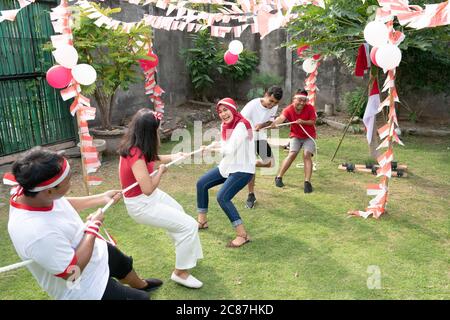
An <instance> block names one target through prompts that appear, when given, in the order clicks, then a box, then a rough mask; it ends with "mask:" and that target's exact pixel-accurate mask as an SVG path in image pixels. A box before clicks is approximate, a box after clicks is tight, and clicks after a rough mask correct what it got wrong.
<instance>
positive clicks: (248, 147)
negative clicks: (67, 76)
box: [197, 98, 256, 248]
mask: <svg viewBox="0 0 450 320" xmlns="http://www.w3.org/2000/svg"><path fill="white" fill-rule="evenodd" d="M216 111H217V113H218V115H219V118H220V119H221V120H222V125H221V141H220V143H217V144H216V145H215V147H216V148H215V149H212V150H215V151H219V152H220V153H221V154H222V156H223V158H222V160H221V161H220V163H219V165H218V166H217V167H216V168H214V169H211V170H210V171H208V172H207V173H205V174H204V175H203V176H202V177H201V178H200V179H199V180H198V182H197V210H198V224H199V226H198V227H199V229H207V228H208V222H207V212H208V202H209V195H208V190H209V189H210V188H212V187H214V186H217V185H220V184H223V185H222V187H221V189H220V190H219V192H218V194H217V202H218V203H219V205H220V207H221V208H222V210H223V211H224V212H225V214H226V215H227V216H228V219H230V222H231V225H232V226H233V227H234V228H235V230H236V237H235V238H234V239H233V240H231V241H230V242H228V244H227V247H230V248H238V247H241V246H243V245H244V244H246V243H248V242H250V237H249V235H248V234H247V232H246V230H245V228H244V224H243V221H242V219H241V217H240V216H239V212H238V211H237V209H236V207H235V206H234V204H233V203H232V202H231V200H232V199H233V197H234V196H235V195H236V194H237V193H238V192H239V191H240V190H242V189H243V188H244V187H245V186H246V185H247V184H248V183H249V181H250V180H251V179H252V178H253V175H254V174H255V163H256V158H255V143H254V140H253V133H252V127H251V125H250V123H249V121H248V120H246V119H245V118H244V117H243V116H242V115H241V114H240V113H239V112H238V111H237V105H236V103H235V102H234V100H233V99H231V98H224V99H222V100H220V101H219V102H218V103H217V106H216Z"/></svg>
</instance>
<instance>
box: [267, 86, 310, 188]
mask: <svg viewBox="0 0 450 320" xmlns="http://www.w3.org/2000/svg"><path fill="white" fill-rule="evenodd" d="M307 101H308V93H307V92H306V90H300V89H299V90H297V93H296V94H295V95H294V98H293V100H292V104H290V105H289V106H287V107H286V108H284V110H283V112H282V113H281V115H280V116H279V117H278V118H277V119H275V121H274V122H273V124H272V126H271V127H272V128H275V127H276V126H277V125H279V124H282V123H283V122H285V121H286V120H287V121H288V122H294V121H295V122H296V123H293V124H291V132H290V134H289V137H290V138H291V140H290V147H289V155H288V156H287V157H286V159H284V161H283V163H282V164H281V168H280V171H279V173H278V175H277V176H276V177H275V185H276V186H277V187H280V188H282V187H284V183H283V180H282V179H283V175H284V174H285V173H286V171H287V170H288V169H289V167H290V166H291V164H292V162H294V160H295V158H296V157H297V155H298V153H299V151H300V149H301V148H302V147H303V148H304V152H303V163H304V170H305V182H304V192H305V193H311V192H312V191H313V188H312V185H311V175H312V170H313V162H312V157H313V155H314V153H315V152H316V147H315V144H314V141H313V139H316V127H315V126H314V125H315V123H316V118H317V115H316V109H315V108H314V107H313V106H312V105H310V104H308V103H307Z"/></svg>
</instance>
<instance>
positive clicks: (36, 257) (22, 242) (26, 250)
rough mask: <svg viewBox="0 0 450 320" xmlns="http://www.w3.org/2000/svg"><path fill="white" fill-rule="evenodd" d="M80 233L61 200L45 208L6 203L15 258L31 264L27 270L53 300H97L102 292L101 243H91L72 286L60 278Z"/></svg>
mask: <svg viewBox="0 0 450 320" xmlns="http://www.w3.org/2000/svg"><path fill="white" fill-rule="evenodd" d="M84 229H85V225H84V223H83V221H82V220H81V218H80V216H79V214H78V212H77V211H76V210H75V209H74V208H73V207H72V205H71V204H70V203H69V201H68V200H67V199H66V198H64V197H63V198H61V199H58V200H55V201H54V202H53V206H52V207H48V208H33V207H29V206H26V205H23V204H20V203H17V202H15V201H14V199H11V201H10V209H9V221H8V232H9V235H10V237H11V240H12V242H13V245H14V247H15V249H16V251H17V254H18V255H19V257H20V258H21V259H22V260H29V259H31V260H33V261H34V262H33V263H31V264H29V265H28V266H27V268H28V269H29V270H30V272H31V273H32V274H33V276H34V277H35V278H36V280H37V281H38V283H39V285H40V286H41V287H42V289H43V290H45V291H46V292H47V293H48V294H49V295H50V296H51V297H52V298H54V299H58V300H99V299H101V298H102V296H103V294H104V292H105V289H106V285H107V282H108V278H109V267H108V247H107V244H106V242H105V241H103V240H101V239H96V240H95V245H94V251H93V253H92V257H91V259H90V261H89V263H88V264H87V266H86V268H85V269H84V270H83V272H82V273H81V278H80V279H78V280H77V281H76V283H73V282H70V281H66V280H64V279H63V278H61V274H62V273H64V272H65V271H67V270H66V269H67V268H68V266H69V265H71V264H73V259H74V256H75V249H76V248H77V246H78V244H79V243H80V241H81V239H82V238H83V235H84ZM69 273H70V272H69ZM58 275H60V276H58ZM70 275H71V276H70V277H69V279H70V278H73V275H74V274H73V273H70Z"/></svg>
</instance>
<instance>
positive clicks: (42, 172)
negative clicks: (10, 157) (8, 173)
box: [12, 147, 64, 197]
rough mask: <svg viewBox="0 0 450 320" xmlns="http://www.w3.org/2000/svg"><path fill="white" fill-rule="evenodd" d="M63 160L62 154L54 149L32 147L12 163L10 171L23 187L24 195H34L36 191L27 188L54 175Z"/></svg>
mask: <svg viewBox="0 0 450 320" xmlns="http://www.w3.org/2000/svg"><path fill="white" fill-rule="evenodd" d="M63 160H64V158H63V156H62V155H60V154H58V153H56V152H55V151H52V150H49V149H44V148H42V147H34V148H32V149H30V150H28V151H27V152H26V153H24V154H23V155H22V156H21V157H20V158H19V159H17V160H16V161H15V162H14V163H13V165H12V173H13V175H14V176H15V178H16V180H17V182H18V183H19V184H20V185H21V186H22V187H23V189H24V194H25V196H27V197H35V196H36V195H37V194H38V193H37V192H30V191H28V190H30V189H33V188H34V187H36V186H37V185H38V184H40V183H42V182H44V181H45V180H48V179H50V178H52V177H54V176H56V175H57V174H58V172H59V171H60V170H61V167H62V163H63Z"/></svg>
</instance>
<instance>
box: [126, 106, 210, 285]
mask: <svg viewBox="0 0 450 320" xmlns="http://www.w3.org/2000/svg"><path fill="white" fill-rule="evenodd" d="M158 127H159V119H158V117H157V115H156V114H155V113H154V112H153V111H151V110H150V109H141V110H139V111H138V112H137V113H136V114H135V115H134V117H133V119H132V120H131V122H130V124H129V127H128V132H127V133H126V134H125V136H124V138H123V139H122V143H121V145H120V148H119V154H120V164H119V176H120V183H121V185H122V189H125V188H127V187H128V186H130V185H132V184H133V183H135V182H136V181H137V182H138V185H137V186H136V187H134V188H132V189H130V190H129V191H127V192H125V193H124V195H123V196H124V201H125V205H126V207H127V210H128V214H129V215H130V217H132V218H133V219H134V220H135V221H136V222H137V223H141V224H146V225H150V226H154V227H158V228H163V229H166V230H167V233H168V234H169V236H170V237H171V238H172V240H173V242H174V244H175V253H176V262H175V270H174V271H173V273H172V276H171V279H172V280H173V281H175V282H177V283H179V284H181V285H184V286H186V287H189V288H200V287H201V286H202V285H203V283H202V282H201V281H199V280H198V279H196V278H195V277H194V276H192V275H191V274H190V273H189V269H191V268H193V267H195V266H196V265H197V260H198V259H202V258H203V251H202V246H201V243H200V238H199V236H198V224H197V221H196V220H195V219H194V218H192V217H191V216H189V215H187V214H186V213H185V212H184V209H183V207H182V206H181V205H180V204H179V203H178V202H176V201H175V200H174V199H173V198H172V197H170V196H169V195H168V194H167V193H165V192H163V191H161V190H160V189H158V185H159V183H160V180H161V176H162V175H163V174H164V172H166V171H167V168H166V167H165V165H164V164H165V163H168V162H170V161H173V160H174V159H175V158H179V157H180V156H182V155H183V154H181V153H179V154H176V155H158V147H159V136H158ZM155 162H159V163H161V164H160V165H159V168H158V172H157V174H156V175H155V176H153V177H150V176H149V174H150V173H152V172H153V170H154V167H155Z"/></svg>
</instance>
